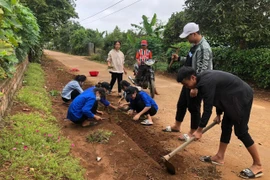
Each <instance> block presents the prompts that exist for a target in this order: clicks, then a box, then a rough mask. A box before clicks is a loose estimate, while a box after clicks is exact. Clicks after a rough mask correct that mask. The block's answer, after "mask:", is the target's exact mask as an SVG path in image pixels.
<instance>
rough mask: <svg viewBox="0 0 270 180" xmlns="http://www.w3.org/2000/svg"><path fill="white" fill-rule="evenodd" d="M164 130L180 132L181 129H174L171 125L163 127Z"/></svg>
mask: <svg viewBox="0 0 270 180" xmlns="http://www.w3.org/2000/svg"><path fill="white" fill-rule="evenodd" d="M162 131H163V132H180V131H179V130H177V129H172V127H171V126H166V128H165V129H162Z"/></svg>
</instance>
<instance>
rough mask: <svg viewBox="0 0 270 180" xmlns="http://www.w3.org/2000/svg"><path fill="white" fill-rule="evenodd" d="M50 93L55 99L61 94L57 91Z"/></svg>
mask: <svg viewBox="0 0 270 180" xmlns="http://www.w3.org/2000/svg"><path fill="white" fill-rule="evenodd" d="M49 93H50V95H51V96H54V97H55V96H58V95H59V94H60V92H59V91H57V90H51V91H50V92H49Z"/></svg>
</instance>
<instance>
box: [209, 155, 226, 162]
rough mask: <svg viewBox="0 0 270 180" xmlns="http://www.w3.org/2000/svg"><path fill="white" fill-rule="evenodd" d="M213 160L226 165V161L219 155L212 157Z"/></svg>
mask: <svg viewBox="0 0 270 180" xmlns="http://www.w3.org/2000/svg"><path fill="white" fill-rule="evenodd" d="M211 160H212V161H214V162H217V163H219V164H224V159H223V158H221V157H218V155H215V156H212V157H211Z"/></svg>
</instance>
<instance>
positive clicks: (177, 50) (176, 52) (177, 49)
mask: <svg viewBox="0 0 270 180" xmlns="http://www.w3.org/2000/svg"><path fill="white" fill-rule="evenodd" d="M171 48H175V49H176V51H175V54H178V53H179V50H180V48H176V47H173V46H171ZM173 61H174V60H173V59H172V60H171V62H170V65H169V68H171V66H172V64H173Z"/></svg>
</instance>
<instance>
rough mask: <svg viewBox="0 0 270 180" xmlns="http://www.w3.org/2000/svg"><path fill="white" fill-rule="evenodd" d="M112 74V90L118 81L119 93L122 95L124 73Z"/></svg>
mask: <svg viewBox="0 0 270 180" xmlns="http://www.w3.org/2000/svg"><path fill="white" fill-rule="evenodd" d="M111 74H112V79H111V83H110V86H111V89H112V88H113V86H114V84H115V82H116V79H117V85H118V92H119V93H120V92H121V90H122V88H121V85H120V82H121V81H122V80H123V73H113V72H111Z"/></svg>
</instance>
